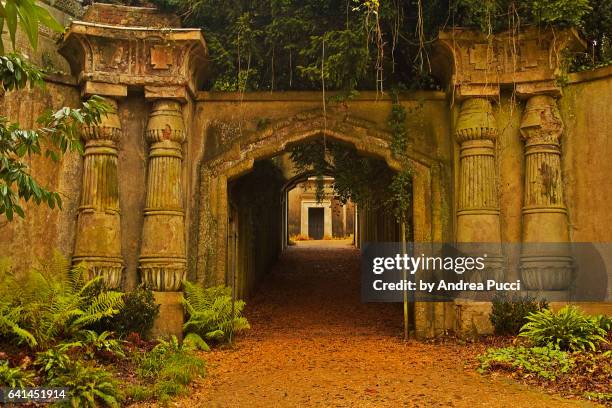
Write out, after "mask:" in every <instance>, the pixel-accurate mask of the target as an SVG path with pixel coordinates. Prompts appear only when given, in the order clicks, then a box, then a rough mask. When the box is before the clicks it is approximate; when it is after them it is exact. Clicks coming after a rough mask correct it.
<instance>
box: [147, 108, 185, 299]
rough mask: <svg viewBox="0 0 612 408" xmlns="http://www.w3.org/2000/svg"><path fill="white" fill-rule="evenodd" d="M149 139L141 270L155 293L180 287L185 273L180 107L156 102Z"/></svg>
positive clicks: (183, 131)
mask: <svg viewBox="0 0 612 408" xmlns="http://www.w3.org/2000/svg"><path fill="white" fill-rule="evenodd" d="M146 138H147V141H148V142H149V143H150V145H151V147H150V152H149V167H148V173H147V197H146V204H145V209H144V226H143V232H142V247H141V251H140V273H141V279H142V281H143V282H144V283H145V284H147V285H148V286H149V287H151V288H152V289H153V290H155V291H178V290H180V288H181V283H182V281H183V280H184V279H185V274H186V264H187V261H186V255H185V254H186V252H185V224H184V222H185V221H184V210H183V194H182V187H181V184H182V182H181V168H182V161H183V153H182V146H181V145H182V143H183V142H184V141H185V127H184V124H183V115H182V113H181V105H180V104H179V103H178V102H176V101H172V100H159V101H156V102H154V103H153V108H152V110H151V114H150V116H149V123H148V125H147V130H146Z"/></svg>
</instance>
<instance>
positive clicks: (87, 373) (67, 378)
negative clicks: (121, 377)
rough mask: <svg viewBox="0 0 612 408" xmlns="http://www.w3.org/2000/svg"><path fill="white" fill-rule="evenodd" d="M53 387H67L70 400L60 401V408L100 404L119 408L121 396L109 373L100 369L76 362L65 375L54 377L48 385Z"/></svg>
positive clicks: (88, 407) (89, 406) (91, 406)
mask: <svg viewBox="0 0 612 408" xmlns="http://www.w3.org/2000/svg"><path fill="white" fill-rule="evenodd" d="M49 385H50V386H53V387H67V388H69V389H70V398H69V399H67V400H64V401H61V402H60V403H59V404H58V406H60V407H87V408H94V407H97V406H99V404H102V405H104V406H108V407H119V402H120V401H121V394H120V392H119V388H118V387H117V384H116V382H115V380H114V379H113V377H112V375H111V373H109V372H108V371H105V370H103V369H101V368H97V367H92V366H88V365H84V364H82V363H81V362H76V363H74V364H73V365H72V367H71V368H70V369H69V370H68V371H66V373H64V374H62V375H59V376H57V377H55V378H54V379H53V380H52V381H51V382H50V383H49Z"/></svg>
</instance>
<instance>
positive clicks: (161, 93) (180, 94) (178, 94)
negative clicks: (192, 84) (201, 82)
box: [144, 85, 190, 103]
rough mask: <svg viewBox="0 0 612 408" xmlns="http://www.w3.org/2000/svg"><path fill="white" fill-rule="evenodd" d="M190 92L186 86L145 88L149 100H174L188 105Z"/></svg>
mask: <svg viewBox="0 0 612 408" xmlns="http://www.w3.org/2000/svg"><path fill="white" fill-rule="evenodd" d="M189 94H190V93H189V90H188V89H187V87H186V86H181V85H176V86H171V85H170V86H168V85H166V86H153V85H151V86H145V87H144V96H145V98H146V99H149V100H156V99H172V100H175V101H178V102H179V103H187V101H188V100H189V97H190V95H189Z"/></svg>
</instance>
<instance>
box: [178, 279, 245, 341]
mask: <svg viewBox="0 0 612 408" xmlns="http://www.w3.org/2000/svg"><path fill="white" fill-rule="evenodd" d="M183 287H184V294H183V305H184V306H185V310H186V311H187V315H188V320H187V322H186V323H185V325H184V326H183V329H184V331H185V333H187V334H189V333H193V334H195V335H198V336H200V338H201V339H202V340H203V341H209V340H213V341H218V342H225V341H227V342H231V341H232V336H233V335H234V334H235V333H239V332H241V331H244V330H247V329H249V328H250V325H249V322H248V321H247V319H246V318H245V317H243V316H242V310H243V309H244V306H245V303H244V301H242V300H236V301H235V302H234V305H233V307H232V297H231V296H230V288H227V287H224V286H214V287H211V288H203V287H201V286H198V285H196V284H194V283H191V282H187V281H186V282H184V285H183ZM191 338H192V339H194V338H195V336H191Z"/></svg>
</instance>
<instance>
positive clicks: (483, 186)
mask: <svg viewBox="0 0 612 408" xmlns="http://www.w3.org/2000/svg"><path fill="white" fill-rule="evenodd" d="M455 136H456V138H457V142H458V143H459V145H460V153H459V197H458V209H457V241H458V242H500V241H501V235H500V228H499V226H500V224H499V199H498V190H497V166H496V157H495V140H496V138H497V126H496V124H495V118H494V116H493V109H492V106H491V102H489V101H488V100H487V99H484V98H471V99H468V100H466V101H465V102H463V104H462V105H461V111H460V113H459V119H458V121H457V126H456V128H455Z"/></svg>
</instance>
